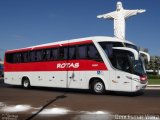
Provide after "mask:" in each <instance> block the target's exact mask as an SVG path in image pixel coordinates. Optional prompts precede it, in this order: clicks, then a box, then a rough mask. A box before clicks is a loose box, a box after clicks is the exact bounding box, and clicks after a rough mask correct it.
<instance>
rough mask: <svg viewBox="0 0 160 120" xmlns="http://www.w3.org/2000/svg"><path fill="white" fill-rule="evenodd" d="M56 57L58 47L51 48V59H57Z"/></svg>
mask: <svg viewBox="0 0 160 120" xmlns="http://www.w3.org/2000/svg"><path fill="white" fill-rule="evenodd" d="M57 58H58V49H57V48H54V49H51V60H57Z"/></svg>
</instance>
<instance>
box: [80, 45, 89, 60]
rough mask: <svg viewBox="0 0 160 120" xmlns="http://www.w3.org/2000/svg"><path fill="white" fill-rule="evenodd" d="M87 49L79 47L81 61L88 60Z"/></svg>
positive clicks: (84, 46) (83, 46) (82, 46)
mask: <svg viewBox="0 0 160 120" xmlns="http://www.w3.org/2000/svg"><path fill="white" fill-rule="evenodd" d="M86 48H87V47H86V45H81V46H79V47H78V55H79V59H84V58H87V54H86Z"/></svg>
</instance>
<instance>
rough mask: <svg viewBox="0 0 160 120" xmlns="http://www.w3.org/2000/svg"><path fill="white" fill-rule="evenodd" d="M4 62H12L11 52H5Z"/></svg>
mask: <svg viewBox="0 0 160 120" xmlns="http://www.w3.org/2000/svg"><path fill="white" fill-rule="evenodd" d="M6 62H8V63H13V53H7V54H6Z"/></svg>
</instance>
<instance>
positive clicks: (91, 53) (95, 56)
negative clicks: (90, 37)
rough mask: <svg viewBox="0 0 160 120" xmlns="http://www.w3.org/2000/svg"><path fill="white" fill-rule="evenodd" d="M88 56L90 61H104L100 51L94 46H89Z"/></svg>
mask: <svg viewBox="0 0 160 120" xmlns="http://www.w3.org/2000/svg"><path fill="white" fill-rule="evenodd" d="M87 56H88V58H89V59H94V60H102V58H101V56H100V54H99V52H98V50H97V49H96V47H95V46H94V45H93V44H92V45H88V46H87Z"/></svg>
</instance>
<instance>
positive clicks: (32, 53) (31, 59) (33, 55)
mask: <svg viewBox="0 0 160 120" xmlns="http://www.w3.org/2000/svg"><path fill="white" fill-rule="evenodd" d="M30 61H31V62H35V61H36V54H35V51H32V52H30Z"/></svg>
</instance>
